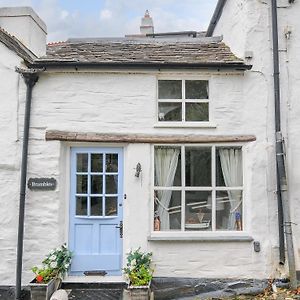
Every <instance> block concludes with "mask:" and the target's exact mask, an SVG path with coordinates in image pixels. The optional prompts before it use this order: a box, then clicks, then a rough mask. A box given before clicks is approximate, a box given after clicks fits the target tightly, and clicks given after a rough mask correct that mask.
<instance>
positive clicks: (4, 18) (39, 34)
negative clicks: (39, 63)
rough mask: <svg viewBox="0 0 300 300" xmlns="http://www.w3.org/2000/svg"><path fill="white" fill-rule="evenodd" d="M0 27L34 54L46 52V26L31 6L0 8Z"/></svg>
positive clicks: (39, 54)
mask: <svg viewBox="0 0 300 300" xmlns="http://www.w3.org/2000/svg"><path fill="white" fill-rule="evenodd" d="M0 27H1V28H3V29H4V30H6V31H7V32H8V33H9V34H11V35H13V36H15V37H16V38H17V39H18V40H19V41H20V42H21V43H23V44H24V45H25V46H26V47H27V48H28V49H29V50H31V52H33V53H34V54H35V55H36V56H38V57H40V56H43V55H45V54H46V36H47V26H46V24H45V23H44V22H43V21H42V19H40V17H39V16H38V15H37V14H36V13H35V12H34V10H33V9H32V8H31V7H2V8H0Z"/></svg>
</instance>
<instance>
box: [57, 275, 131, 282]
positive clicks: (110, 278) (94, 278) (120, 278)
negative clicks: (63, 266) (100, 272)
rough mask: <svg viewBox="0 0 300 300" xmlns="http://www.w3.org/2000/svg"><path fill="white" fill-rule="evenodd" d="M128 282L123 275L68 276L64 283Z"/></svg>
mask: <svg viewBox="0 0 300 300" xmlns="http://www.w3.org/2000/svg"><path fill="white" fill-rule="evenodd" d="M124 282H125V283H126V280H125V278H124V277H123V276H67V277H66V278H65V279H64V280H63V283H124Z"/></svg>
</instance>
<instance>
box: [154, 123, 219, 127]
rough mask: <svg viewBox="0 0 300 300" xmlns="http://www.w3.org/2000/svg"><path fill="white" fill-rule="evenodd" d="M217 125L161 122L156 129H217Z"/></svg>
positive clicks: (156, 124) (156, 125) (155, 125)
mask: <svg viewBox="0 0 300 300" xmlns="http://www.w3.org/2000/svg"><path fill="white" fill-rule="evenodd" d="M216 127H217V124H216V123H212V122H185V123H183V122H159V123H155V124H154V128H216Z"/></svg>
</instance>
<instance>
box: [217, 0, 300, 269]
mask: <svg viewBox="0 0 300 300" xmlns="http://www.w3.org/2000/svg"><path fill="white" fill-rule="evenodd" d="M299 12H300V4H299V2H297V1H296V2H295V3H289V1H288V0H281V1H278V24H279V29H278V31H279V51H280V53H279V55H280V80H281V117H282V123H281V125H282V132H283V135H284V138H285V143H286V151H287V170H288V180H289V191H290V193H289V194H290V203H291V216H292V222H294V223H296V224H297V223H299V221H300V219H299V209H300V208H299V205H298V195H299V192H300V191H299V184H298V183H299V181H300V172H299V166H298V157H299V155H300V149H299V143H298V132H299V126H300V121H299V117H298V115H299V109H300V105H299V101H298V98H299V95H300V88H299V80H300V76H299V71H298V70H299V65H300V60H299V57H298V53H299V48H300V40H299V38H298V36H299V34H300V33H299V30H297V29H298V28H299V26H300V20H299V17H297V16H299ZM289 32H290V34H289ZM220 34H222V35H223V36H224V41H225V42H226V43H227V44H228V45H229V46H230V47H231V49H232V50H233V52H234V53H235V54H238V55H240V56H241V57H245V54H246V51H252V53H253V58H252V59H249V60H248V63H250V64H253V68H252V70H251V71H250V72H248V74H257V75H258V74H260V75H259V76H254V77H252V79H251V76H249V80H246V81H245V85H247V86H249V87H251V86H252V87H253V88H255V89H256V93H257V94H260V95H261V94H262V93H264V95H265V98H266V100H267V108H266V109H267V115H266V116H267V118H266V123H267V124H268V125H267V128H266V129H267V130H266V134H267V140H268V141H269V142H270V152H269V155H268V173H269V178H268V181H269V184H268V194H269V196H268V199H265V201H268V202H269V205H268V213H269V216H270V217H269V222H270V223H269V224H270V226H271V227H272V228H270V232H272V235H271V237H270V239H271V240H272V247H273V249H274V251H275V254H276V255H275V260H274V263H276V262H278V254H277V252H278V251H277V248H278V233H277V231H278V230H277V228H278V222H277V211H276V197H275V194H274V193H275V191H276V184H275V167H274V162H275V154H274V151H275V150H274V135H275V133H274V130H275V129H274V128H275V127H274V126H275V125H274V118H275V117H274V90H273V60H272V57H273V55H272V23H271V4H270V2H264V1H259V0H255V1H246V0H239V1H231V0H228V1H227V3H226V5H225V7H224V10H223V14H222V16H221V19H220V21H219V23H218V25H217V27H216V29H215V32H214V35H220ZM259 80H264V81H265V82H266V89H264V90H263V91H262V90H260V89H258V88H256V87H257V84H259V82H258V81H259ZM246 96H247V95H246ZM248 99H249V101H252V100H253V98H250V97H249V98H248ZM293 230H294V240H295V255H296V264H297V267H298V268H299V267H300V262H299V254H298V252H299V247H300V240H299V239H298V238H297V236H298V235H299V233H300V232H299V226H293Z"/></svg>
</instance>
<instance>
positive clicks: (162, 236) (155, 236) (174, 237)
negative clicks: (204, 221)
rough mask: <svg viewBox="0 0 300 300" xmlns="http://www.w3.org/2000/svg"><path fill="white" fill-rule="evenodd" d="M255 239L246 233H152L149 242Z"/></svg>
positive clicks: (242, 240) (243, 240) (248, 240)
mask: <svg viewBox="0 0 300 300" xmlns="http://www.w3.org/2000/svg"><path fill="white" fill-rule="evenodd" d="M253 240H254V239H253V237H252V236H250V235H249V234H247V233H246V232H242V233H235V232H231V233H227V232H226V233H224V234H220V233H209V234H195V233H190V232H185V233H181V232H177V233H171V232H170V233H169V232H152V233H151V235H150V236H148V241H151V242H155V241H178V242H180V241H182V242H184V241H187V242H192V241H196V242H252V241H253Z"/></svg>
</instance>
